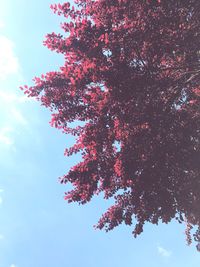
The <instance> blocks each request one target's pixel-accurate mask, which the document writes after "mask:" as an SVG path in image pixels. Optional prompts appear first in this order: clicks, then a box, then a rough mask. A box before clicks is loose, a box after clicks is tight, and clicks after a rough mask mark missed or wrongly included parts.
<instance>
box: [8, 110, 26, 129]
mask: <svg viewBox="0 0 200 267" xmlns="http://www.w3.org/2000/svg"><path fill="white" fill-rule="evenodd" d="M11 115H12V118H13V119H14V120H15V121H16V122H17V123H18V124H23V125H25V124H27V120H26V119H25V117H24V116H23V114H22V112H21V111H20V110H19V109H17V108H12V109H11Z"/></svg>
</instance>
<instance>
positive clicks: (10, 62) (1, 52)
mask: <svg viewBox="0 0 200 267" xmlns="http://www.w3.org/2000/svg"><path fill="white" fill-rule="evenodd" d="M19 69H20V67H19V61H18V58H17V57H16V55H15V53H14V43H13V42H12V41H11V40H10V39H9V38H7V37H6V36H4V35H0V79H1V80H4V79H6V78H7V77H8V76H9V75H10V74H16V73H18V72H19Z"/></svg>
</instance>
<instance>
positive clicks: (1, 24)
mask: <svg viewBox="0 0 200 267" xmlns="http://www.w3.org/2000/svg"><path fill="white" fill-rule="evenodd" d="M4 26H5V24H4V22H3V21H2V20H0V29H2V28H4Z"/></svg>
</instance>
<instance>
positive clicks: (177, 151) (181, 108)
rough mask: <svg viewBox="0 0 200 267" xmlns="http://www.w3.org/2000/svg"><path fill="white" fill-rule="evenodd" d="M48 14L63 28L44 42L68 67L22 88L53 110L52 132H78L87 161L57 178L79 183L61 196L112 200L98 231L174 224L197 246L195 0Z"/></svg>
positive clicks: (86, 6) (107, 1)
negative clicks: (183, 228)
mask: <svg viewBox="0 0 200 267" xmlns="http://www.w3.org/2000/svg"><path fill="white" fill-rule="evenodd" d="M51 8H52V9H53V10H54V12H55V13H57V14H58V15H64V17H65V22H64V23H63V24H62V25H61V27H62V29H63V30H64V31H63V34H62V35H61V34H55V33H51V34H48V35H47V37H46V40H45V42H44V44H45V45H46V46H47V47H48V48H49V49H51V50H54V51H56V52H58V53H62V54H63V56H64V58H65V64H64V66H62V67H61V68H60V70H59V71H54V72H49V73H47V74H45V75H42V76H41V77H40V78H35V84H34V86H31V87H27V86H25V87H23V89H24V90H25V93H26V94H28V96H30V97H36V98H37V99H38V100H39V101H41V103H42V105H44V106H46V107H48V108H50V109H51V111H52V113H53V114H52V120H51V123H52V125H53V126H55V127H57V128H59V129H62V130H63V132H64V133H67V134H69V133H70V134H73V135H74V136H76V143H75V144H74V146H73V147H71V148H70V149H68V150H66V152H65V154H66V155H67V156H70V155H72V154H73V153H78V152H80V153H81V154H82V161H81V162H80V163H78V164H77V165H75V166H74V167H72V168H71V170H70V171H69V172H68V173H67V174H66V175H64V176H63V177H62V178H61V180H60V181H61V183H68V182H70V183H72V185H73V187H74V189H73V190H72V191H70V192H67V193H66V196H65V199H66V200H67V201H68V202H78V203H81V204H85V203H86V202H89V201H90V200H91V198H92V197H93V196H94V195H96V194H99V193H100V192H103V193H104V197H105V199H108V198H111V197H113V198H114V201H115V203H114V205H113V206H111V207H110V208H109V209H108V210H107V212H106V213H105V214H104V215H103V216H102V217H101V219H100V220H99V222H98V225H97V227H98V228H100V229H102V228H105V229H106V230H111V229H113V228H114V227H115V226H117V225H119V224H121V223H122V222H124V223H125V224H127V225H131V224H132V223H134V224H135V228H134V231H133V234H134V236H135V237H136V236H137V235H139V234H140V233H141V232H142V231H143V225H144V224H145V222H150V223H152V224H158V222H159V221H162V222H164V223H168V222H170V221H171V220H172V219H176V220H178V221H179V222H180V223H186V224H187V229H186V234H187V238H188V243H191V240H192V237H191V234H190V231H191V229H192V228H193V227H195V230H196V231H195V233H194V234H193V235H194V239H195V240H196V241H197V242H199V241H200V209H199V205H200V176H199V175H200V143H199V137H200V127H199V126H200V113H199V102H200V68H199V66H200V47H199V43H200V20H199V17H200V3H199V0H187V1H186V0H168V1H164V0H144V1H141V0H140V1H139V0H115V1H114V0H77V1H76V3H75V4H74V6H71V5H70V3H64V4H62V5H61V4H58V5H52V6H51ZM72 122H77V123H79V126H76V127H71V125H72V124H71V123H72ZM80 122H82V124H80ZM81 125H82V126H81ZM197 248H198V246H197Z"/></svg>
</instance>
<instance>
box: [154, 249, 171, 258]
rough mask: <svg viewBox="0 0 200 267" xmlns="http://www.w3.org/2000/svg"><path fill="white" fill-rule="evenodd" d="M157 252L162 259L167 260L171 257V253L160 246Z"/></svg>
mask: <svg viewBox="0 0 200 267" xmlns="http://www.w3.org/2000/svg"><path fill="white" fill-rule="evenodd" d="M157 250H158V253H159V254H160V255H161V256H162V257H165V258H169V257H170V256H171V255H172V252H171V251H170V250H167V249H166V248H163V247H161V246H158V247H157Z"/></svg>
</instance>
